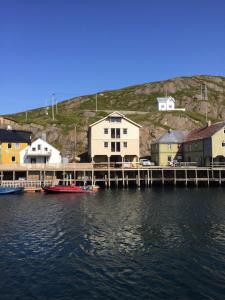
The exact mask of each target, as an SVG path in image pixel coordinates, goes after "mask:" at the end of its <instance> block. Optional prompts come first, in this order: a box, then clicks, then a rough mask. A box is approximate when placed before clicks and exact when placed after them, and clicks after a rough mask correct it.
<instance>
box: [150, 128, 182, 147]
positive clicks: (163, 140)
mask: <svg viewBox="0 0 225 300" xmlns="http://www.w3.org/2000/svg"><path fill="white" fill-rule="evenodd" d="M186 135H187V132H186V131H181V130H170V131H168V132H167V133H166V134H164V135H163V136H161V137H160V138H158V139H157V140H156V141H155V144H179V143H182V142H183V140H184V138H185V136H186Z"/></svg>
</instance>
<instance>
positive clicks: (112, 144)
mask: <svg viewBox="0 0 225 300" xmlns="http://www.w3.org/2000/svg"><path fill="white" fill-rule="evenodd" d="M115 151H116V145H115V142H111V152H115Z"/></svg>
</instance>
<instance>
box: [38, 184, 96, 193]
mask: <svg viewBox="0 0 225 300" xmlns="http://www.w3.org/2000/svg"><path fill="white" fill-rule="evenodd" d="M43 190H44V191H45V192H46V193H52V194H53V193H54V194H55V193H88V192H90V191H88V190H85V189H84V188H82V187H79V186H61V185H58V186H44V187H43Z"/></svg>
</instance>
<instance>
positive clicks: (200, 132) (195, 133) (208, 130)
mask: <svg viewBox="0 0 225 300" xmlns="http://www.w3.org/2000/svg"><path fill="white" fill-rule="evenodd" d="M224 126H225V121H223V122H218V123H215V124H212V125H206V126H205V127H202V128H198V129H194V130H192V131H191V132H189V134H188V135H187V136H186V138H185V140H184V142H190V141H195V140H203V139H207V138H210V137H211V136H212V135H214V133H216V132H217V131H218V130H220V129H221V128H223V127H224Z"/></svg>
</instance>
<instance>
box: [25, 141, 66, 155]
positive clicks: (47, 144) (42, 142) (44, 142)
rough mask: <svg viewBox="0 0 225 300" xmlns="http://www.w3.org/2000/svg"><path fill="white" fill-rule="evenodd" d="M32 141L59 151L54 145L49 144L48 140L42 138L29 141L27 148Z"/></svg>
mask: <svg viewBox="0 0 225 300" xmlns="http://www.w3.org/2000/svg"><path fill="white" fill-rule="evenodd" d="M34 143H41V144H43V145H46V146H50V147H51V148H53V149H55V150H56V151H58V152H60V151H59V150H58V149H56V148H55V147H53V146H52V145H51V144H49V143H48V142H46V141H45V140H43V139H42V138H38V139H36V140H35V141H33V142H32V143H31V145H30V146H28V148H29V147H32V145H33V144H34Z"/></svg>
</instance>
